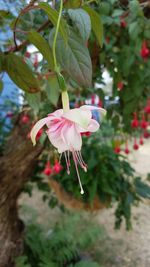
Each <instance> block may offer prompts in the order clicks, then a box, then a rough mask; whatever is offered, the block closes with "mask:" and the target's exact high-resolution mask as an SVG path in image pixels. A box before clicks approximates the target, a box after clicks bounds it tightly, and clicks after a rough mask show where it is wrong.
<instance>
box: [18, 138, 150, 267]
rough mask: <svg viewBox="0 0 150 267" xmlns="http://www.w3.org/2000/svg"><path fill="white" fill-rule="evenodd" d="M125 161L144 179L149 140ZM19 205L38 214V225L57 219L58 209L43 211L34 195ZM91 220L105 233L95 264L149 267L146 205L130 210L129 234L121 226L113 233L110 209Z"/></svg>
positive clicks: (149, 154)
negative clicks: (25, 206)
mask: <svg viewBox="0 0 150 267" xmlns="http://www.w3.org/2000/svg"><path fill="white" fill-rule="evenodd" d="M129 159H130V162H131V163H132V165H133V167H134V168H135V169H136V172H137V173H138V174H140V175H141V176H142V177H143V178H145V177H146V174H147V173H148V172H149V173H150V140H146V142H145V145H144V146H141V147H140V149H139V150H138V151H136V152H134V153H133V154H132V155H130V156H129ZM22 202H24V203H25V204H27V205H29V206H30V207H33V208H35V209H36V210H37V211H38V221H39V222H41V223H43V220H44V221H45V220H46V221H47V222H48V221H50V225H52V224H53V223H55V221H57V218H58V217H59V216H60V211H59V209H58V208H56V209H54V210H50V209H48V208H47V205H46V204H44V203H43V202H42V200H41V195H40V193H39V192H38V194H37V191H35V192H34V194H33V197H32V198H28V197H27V196H23V197H22V199H21V203H22ZM37 207H38V209H37ZM31 213H32V210H31ZM95 219H96V221H97V222H98V223H100V224H102V225H104V227H105V228H106V232H107V236H106V238H105V239H104V240H103V241H102V243H100V244H99V246H98V247H97V248H96V255H97V256H96V257H97V260H98V261H99V262H100V263H101V264H102V265H103V266H104V267H150V201H149V202H148V201H147V202H146V203H142V204H141V205H140V206H139V207H137V208H134V209H133V230H132V231H130V232H127V231H126V230H125V227H124V225H123V226H122V228H121V229H120V230H118V231H116V230H114V219H115V217H114V208H112V209H108V210H103V211H101V212H100V213H99V214H96V215H95Z"/></svg>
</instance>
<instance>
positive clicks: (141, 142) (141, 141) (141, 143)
mask: <svg viewBox="0 0 150 267" xmlns="http://www.w3.org/2000/svg"><path fill="white" fill-rule="evenodd" d="M139 144H140V145H143V144H144V141H143V138H142V136H141V137H140V141H139Z"/></svg>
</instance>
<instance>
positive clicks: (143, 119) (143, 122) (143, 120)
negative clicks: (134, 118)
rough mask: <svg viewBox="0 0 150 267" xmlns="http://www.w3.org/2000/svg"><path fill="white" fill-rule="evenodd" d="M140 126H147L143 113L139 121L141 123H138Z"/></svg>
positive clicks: (144, 127)
mask: <svg viewBox="0 0 150 267" xmlns="http://www.w3.org/2000/svg"><path fill="white" fill-rule="evenodd" d="M140 127H141V128H142V129H146V128H147V127H148V122H147V121H146V120H145V116H144V114H143V115H142V121H141V123H140Z"/></svg>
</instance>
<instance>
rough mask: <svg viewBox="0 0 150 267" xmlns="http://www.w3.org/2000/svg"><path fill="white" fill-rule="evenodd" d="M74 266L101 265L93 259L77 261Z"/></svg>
mask: <svg viewBox="0 0 150 267" xmlns="http://www.w3.org/2000/svg"><path fill="white" fill-rule="evenodd" d="M75 267H101V266H100V265H99V264H98V263H97V262H94V261H79V262H78V263H76V264H75Z"/></svg>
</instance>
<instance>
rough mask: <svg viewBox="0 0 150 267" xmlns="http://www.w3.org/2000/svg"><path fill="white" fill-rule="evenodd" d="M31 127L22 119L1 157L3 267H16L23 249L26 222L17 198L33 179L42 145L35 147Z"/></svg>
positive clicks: (0, 253)
mask: <svg viewBox="0 0 150 267" xmlns="http://www.w3.org/2000/svg"><path fill="white" fill-rule="evenodd" d="M28 131H29V127H27V126H26V127H25V126H24V127H23V126H22V125H21V123H20V122H19V120H18V123H17V124H16V126H15V127H14V130H13V132H12V134H11V136H10V138H9V140H8V142H7V147H6V152H5V153H4V155H3V156H1V157H0V267H11V266H14V259H15V257H16V256H18V255H20V254H21V253H22V251H23V241H22V233H23V223H22V222H21V221H20V220H19V218H18V212H17V199H18V197H19V195H20V193H21V191H22V189H23V186H24V184H25V183H26V182H27V180H28V179H29V178H30V175H31V173H32V171H33V169H34V165H35V163H36V161H37V158H38V156H39V154H40V153H41V151H42V149H43V148H42V147H41V146H36V147H34V148H33V146H32V144H31V141H30V139H27V132H28Z"/></svg>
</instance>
